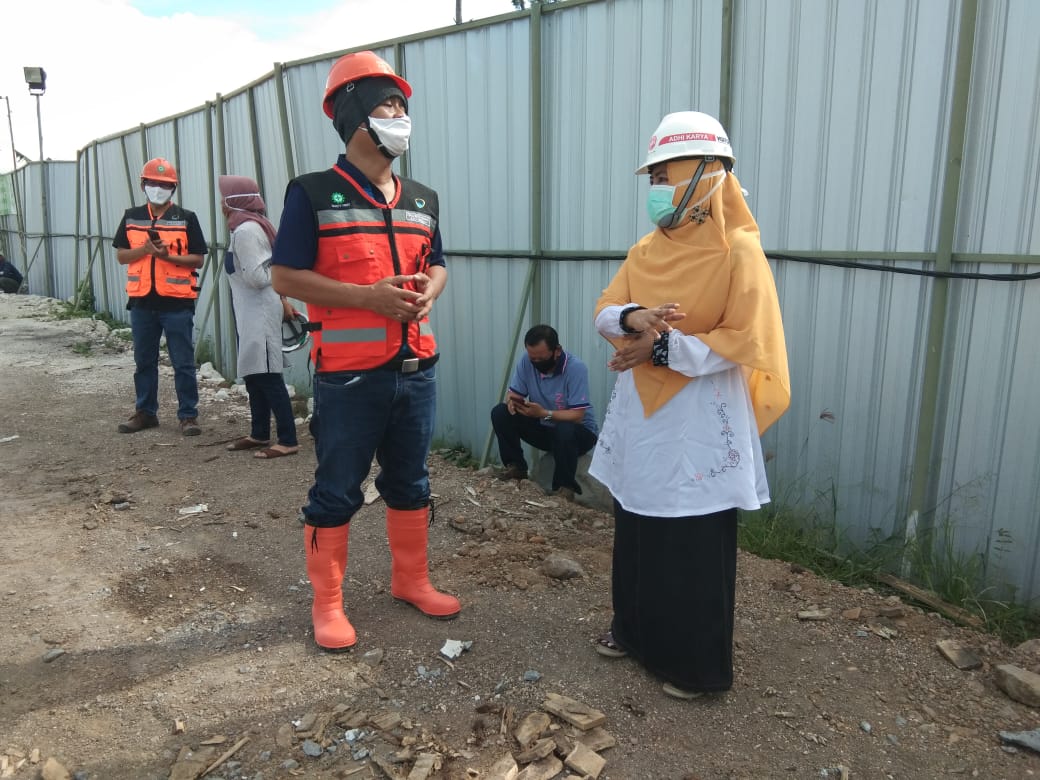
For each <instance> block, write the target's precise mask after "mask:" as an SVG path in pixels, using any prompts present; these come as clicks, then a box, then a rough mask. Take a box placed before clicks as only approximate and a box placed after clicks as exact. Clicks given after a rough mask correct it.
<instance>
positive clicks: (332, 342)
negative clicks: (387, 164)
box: [295, 170, 437, 372]
mask: <svg viewBox="0 0 1040 780" xmlns="http://www.w3.org/2000/svg"><path fill="white" fill-rule="evenodd" d="M295 181H296V183H297V184H299V185H300V186H301V187H302V189H303V190H304V192H305V193H306V194H307V198H308V200H309V202H310V204H311V208H312V209H313V213H314V219H315V223H316V224H317V239H318V246H317V254H316V256H315V262H314V265H313V267H312V270H313V271H314V272H315V273H318V274H321V275H322V276H325V277H328V278H330V279H334V280H336V281H339V282H344V283H347V284H356V285H365V286H367V285H372V284H375V283H376V282H378V281H379V280H380V279H385V278H387V277H390V276H394V275H397V274H403V275H411V274H415V273H420V272H425V271H426V270H427V268H428V262H429V257H430V254H431V252H432V243H433V237H434V233H435V231H436V230H437V194H436V193H435V192H433V191H432V190H430V189H428V188H426V187H423V186H422V185H420V184H417V183H415V182H411V181H409V180H407V179H398V178H397V177H395V182H396V183H397V190H398V192H397V196H396V198H395V200H394V201H393V203H392V204H391V206H390V208H387V206H385V205H382V204H379V203H376V202H375V201H374V200H373V199H372V198H371V197H369V196H368V195H367V194H365V193H364V192H363V191H362V190H361V188H360V187H359V185H358V184H357V182H355V181H354V180H353V179H351V178H350V177H349V176H346V175H345V174H343V173H342V172H341V171H338V170H330V171H322V172H319V173H313V174H305V175H304V176H301V177H299V178H298V179H296V180H295ZM404 287H405V289H409V290H412V289H414V285H413V284H412V283H407V284H405V285H404ZM307 316H308V318H309V319H310V321H311V323H314V324H317V323H321V330H319V331H316V332H315V333H314V334H313V337H314V344H313V347H312V351H311V358H312V360H313V362H314V364H315V366H316V368H317V370H318V371H319V372H335V371H366V370H369V369H373V368H378V367H379V366H382V365H384V364H386V363H388V362H390V361H391V360H394V359H396V358H398V357H399V356H400V355H401V354H402V350H403V348H404V347H405V345H406V344H407V348H408V350H410V352H411V354H413V355H414V356H415V357H417V358H420V359H422V358H429V357H432V356H433V355H435V354H436V352H437V344H436V341H435V339H434V337H433V328H432V327H431V326H430V324H429V322H428V321H427V320H425V319H424V320H423V322H421V323H418V322H396V321H394V320H391V319H389V318H387V317H384V316H382V315H381V314H377V313H375V312H373V311H370V310H368V309H348V308H332V307H326V306H314V305H308V306H307ZM405 354H407V353H405Z"/></svg>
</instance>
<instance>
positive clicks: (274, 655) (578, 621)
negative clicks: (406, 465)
mask: <svg viewBox="0 0 1040 780" xmlns="http://www.w3.org/2000/svg"><path fill="white" fill-rule="evenodd" d="M50 307H51V302H50V301H48V300H47V299H43V298H36V297H33V296H2V295H0V410H2V411H0V777H4V778H6V777H15V778H36V777H41V776H43V777H47V778H52V777H63V776H64V777H67V776H74V777H76V778H79V780H84V779H89V780H121V779H123V778H126V779H127V780H148V779H150V778H167V777H174V778H194V777H198V776H199V775H200V773H202V772H204V771H205V770H206V769H208V768H209V767H210V766H211V765H214V766H213V769H212V771H211V772H210V773H209V774H208V775H207V777H210V778H223V779H224V780H261V778H262V780H274V779H275V778H289V777H305V778H368V777H386V776H392V777H397V778H411V780H422V778H452V779H454V778H486V777H490V776H492V775H491V774H490V770H491V767H492V766H493V765H494V764H495V763H496V762H498V761H499V760H500V759H503V758H504V757H506V756H507V755H509V754H512V755H513V756H515V757H518V758H520V759H527V760H530V759H531V758H532V755H533V754H532V753H531V752H530V751H528V753H527V754H526V755H525V754H524V752H523V750H522V747H521V745H519V744H518V743H517V741H516V739H515V737H514V734H515V733H516V731H517V729H518V728H519V727H520V726H521V724H525V723H526V724H527V726H530V725H531V724H532V723H533V722H534V721H533V719H531V718H528V719H527V720H526V721H525V717H526V716H529V715H530V714H531V713H538V712H542V713H545V715H544V717H543V716H535V717H538V718H542V720H543V722H542V724H540V725H539V726H538V727H537V728H535V729H534V731H535V734H534V736H539V732H540V733H542V734H544V736H546V737H551V738H552V739H553V742H554V743H555V744H554V745H546V744H545V743H541V745H542V748H543V749H542V751H541V752H544V753H546V755H545V757H543V758H541V759H539V760H537V761H533V762H531V763H525V762H523V761H522V762H521V764H520V768H521V769H523V772H524V773H522V774H521V775H520V777H521V778H524V780H529V778H535V777H540V778H545V780H548V778H552V777H559V778H563V777H567V776H571V777H580V776H581V775H580V771H581V769H580V768H574V767H575V764H576V763H577V759H574V760H572V762H571V768H563V767H562V766H561V767H560V771H555V770H556V768H557V766H558V765H560V764H561V760H562V759H561V758H559V757H558V756H562V757H563V758H567V757H572V756H574V755H575V754H576V753H575V751H577V748H575V747H574V744H575V743H576V742H578V741H582V742H584V743H586V744H588V745H589V746H590V747H589V750H588V751H586V753H585V759H586V760H592V761H593V763H595V762H596V760H595V759H589V756H588V753H589V752H592V753H594V754H595V755H598V756H599V757H600V758H601V759H603V760H604V761H605V763H603V766H602V769H601V770H600V771H599V777H601V778H610V779H611V780H617V779H618V778H633V779H636V778H638V779H640V780H642V779H644V778H655V779H656V778H662V779H663V778H668V779H670V780H678V779H679V778H700V779H702V780H708V779H710V778H755V779H756V780H757V779H758V778H821V777H831V778H840V777H849V778H909V779H914V780H916V779H918V778H945V777H983V778H1008V779H1009V780H1012V779H1014V780H1017V779H1018V778H1025V777H1030V776H1037V775H1038V774H1040V757H1038V756H1037V755H1036V754H1035V753H1033V752H1031V751H1029V750H1026V749H1024V748H1019V749H1015V748H1011V747H1009V746H1008V745H1005V744H1003V743H1002V741H1001V739H1000V738H999V736H998V733H999V732H1000V731H1023V730H1028V729H1033V728H1035V727H1036V726H1037V725H1038V722H1037V721H1038V714H1037V712H1036V710H1034V709H1031V708H1029V707H1027V706H1024V705H1022V704H1019V703H1017V702H1015V701H1012V700H1011V699H1010V698H1008V697H1007V696H1006V695H1005V694H1004V693H1003V692H1001V691H1000V690H999V689H998V688H997V687H996V686H995V684H994V682H993V673H992V669H993V666H995V665H997V664H1002V663H1016V664H1018V665H1020V666H1022V667H1023V668H1027V669H1031V670H1033V671H1036V670H1037V667H1038V665H1040V657H1037V656H1034V655H1030V653H1029V651H1028V649H1027V648H1018V649H1014V648H1009V647H1007V646H1005V645H1003V644H1002V643H1001V642H1000V641H999V640H997V639H995V638H993V637H990V636H987V635H982V634H977V633H974V632H971V631H968V630H966V629H962V628H959V627H957V626H955V625H953V624H951V623H950V622H948V621H947V620H945V619H943V618H941V617H939V616H937V615H934V614H929V613H926V612H924V611H922V610H919V609H917V608H914V607H912V606H904V608H903V609H902V610H901V611H900V610H899V609H895V607H898V606H899V605H898V604H897V603H894V602H893V599H892V597H888V596H885V595H883V594H878V593H873V592H869V591H858V590H853V589H849V588H846V587H843V586H840V585H837V584H834V583H831V582H827V581H824V580H821V579H818V578H817V577H815V576H813V575H811V574H808V573H805V572H800V571H793V570H792V568H791V567H790V566H788V565H786V564H784V563H781V562H777V561H767V560H761V559H757V558H755V557H753V556H750V555H746V554H743V553H742V554H741V557H740V564H739V581H738V605H737V610H738V619H737V635H738V649H737V675H736V684H735V686H734V688H733V690H732V691H731V692H729V693H728V694H727V695H725V696H721V697H717V698H711V699H706V700H698V701H693V702H679V701H674V700H671V699H668V698H666V697H665V696H664V695H662V693H661V690H660V686H659V684H658V682H657V681H656V680H654V679H653V678H652V677H651V676H649V675H647V674H646V673H645V672H643V671H642V670H641V669H640V668H639V667H638V666H636V665H635V664H633V663H631V662H628V661H626V660H616V661H610V660H607V659H603V658H601V657H599V656H598V655H596V654H595V653H594V652H593V648H592V641H593V639H594V638H595V637H596V636H597V635H598V634H599V633H600V632H601V631H602V630H603V629H604V627H605V626H606V625H607V624H608V621H609V615H610V608H609V607H610V599H609V573H610V550H611V518H610V517H609V516H608V515H605V514H603V513H601V512H599V511H596V510H594V509H589V508H585V507H581V506H576V505H573V504H569V503H563V502H559V501H555V500H551V499H548V498H546V497H545V496H543V495H542V494H541V491H540V490H539V489H538V488H537V487H536V486H535V485H533V484H531V483H521V485H520V486H519V487H518V486H517V485H516V483H513V484H503V483H499V482H496V481H494V480H493V479H491V478H490V477H489V475H487V474H482V473H478V472H475V471H473V470H469V469H464V468H459V467H457V466H455V465H453V463H452V462H450V461H449V460H448V459H447V458H445V457H444V456H443V453H442V454H441V455H434V456H433V457H432V458H431V469H432V481H433V490H434V492H435V494H436V495H437V496H438V505H437V506H438V511H437V515H438V521H437V523H436V524H435V525H434V527H433V529H432V531H431V558H432V563H433V578H434V580H435V581H436V582H437V584H438V585H440V586H441V587H443V588H445V589H447V590H450V591H452V592H454V593H456V594H458V595H459V597H460V598H461V599H462V602H463V605H464V611H463V613H462V615H461V617H460V618H459V619H458V620H456V621H453V622H448V623H445V622H438V621H432V620H428V619H425V618H423V617H422V616H421V615H420V614H419V613H418V612H416V611H415V610H412V609H410V608H408V607H406V606H403V605H401V604H399V603H397V602H395V601H393V600H392V599H391V597H390V595H389V592H388V582H389V553H388V550H387V546H386V540H385V538H386V537H385V530H384V526H383V507H382V505H381V504H380V502H379V501H378V500H376V501H374V502H373V503H372V504H371V505H369V506H366V507H365V508H364V509H363V510H362V511H361V512H360V514H359V515H358V516H357V518H355V520H354V523H353V529H354V530H353V534H352V539H351V550H350V564H349V570H348V582H347V584H346V588H345V591H346V599H347V605H348V612H349V614H350V616H351V618H352V620H353V622H354V624H355V626H356V627H357V629H358V633H359V637H360V641H359V644H358V646H357V647H356V648H355V650H354V651H353V652H351V653H349V654H344V655H337V656H333V655H327V654H324V653H321V652H319V651H318V650H317V649H316V647H315V645H314V644H313V642H312V640H311V637H310V616H309V598H310V592H309V585H308V583H307V581H306V579H305V573H304V567H303V550H302V531H301V528H300V526H299V524H298V522H297V519H296V516H297V512H298V508H299V506H300V504H301V502H302V499H303V497H304V494H305V492H306V490H307V487H308V486H309V483H310V477H311V473H312V470H313V467H314V457H313V448H312V446H311V442H310V440H309V439H308V438H306V437H304V438H303V448H302V452H301V454H300V455H299V456H296V457H290V458H282V459H279V460H275V461H269V462H263V461H257V460H254V459H252V458H251V457H250V454H249V453H229V452H226V451H225V449H224V443H225V442H227V441H228V440H230V439H231V438H233V437H235V436H238V435H241V434H243V433H244V432H245V431H246V419H247V412H246V407H245V403H244V400H243V398H242V397H241V396H240V395H238V394H236V393H234V392H230V393H229V392H226V391H225V392H224V393H220V392H219V391H220V390H221V388H220V387H219V385H217V384H216V383H214V382H203V383H202V386H203V390H202V398H203V401H202V406H201V418H200V422H201V423H202V425H203V433H202V435H201V436H199V437H196V438H184V437H181V436H180V435H178V431H177V428H176V426H175V424H174V420H173V408H174V403H173V394H172V379H171V376H170V373H169V369H168V368H164V369H163V377H162V391H161V403H162V410H161V413H160V417H161V420H162V425H161V426H160V427H159V428H157V429H154V430H149V431H145V432H143V433H140V434H135V435H130V436H128V435H121V434H119V433H117V432H116V425H117V424H118V423H119V422H120V421H121V420H122V419H123V418H125V417H126V416H128V415H129V414H130V412H131V411H132V389H131V388H132V371H133V367H132V359H131V356H130V354H129V353H128V351H127V350H126V344H125V342H124V341H122V340H121V339H119V338H118V337H116V336H113V335H112V334H110V333H109V332H108V328H107V327H106V326H105V325H104V324H103V323H96V322H92V321H90V320H55V319H51V318H49V317H48V314H47V312H48V311H49V309H50ZM445 359H450V356H446V358H445ZM203 505H204V509H203ZM191 510H194V511H191ZM551 556H552V557H551ZM550 557H551V560H550V563H560V562H561V559H565V560H563V561H562V562H563V563H564V564H566V563H567V561H569V562H570V563H571V565H572V567H573V564H577V565H578V566H579V567H580V570H577V571H576V573H577V576H573V577H567V576H565V575H566V573H567V572H566V570H565V569H566V567H564V571H557V570H556V569H554V568H553V567H551V566H550V567H547V566H546V559H549V558H550ZM547 571H548V572H550V573H547ZM812 609H817V610H820V616H821V617H822V619H818V620H804V619H799V617H798V613H799V612H806V611H809V610H812ZM857 609H858V610H859V612H858V614H856V612H855V610H857ZM850 610H852V611H850ZM843 612H844V613H845V615H844V616H843V614H842V613H843ZM900 612H901V614H900ZM886 615H887V616H886ZM450 639H454V640H460V641H462V642H465V643H472V644H471V645H467V646H468V650H466V651H464V652H462V653H461V654H460V655H458V656H457V657H455V658H453V659H447V658H445V657H444V655H443V654H442V653H441V652H440V651H441V649H442V648H443V647H444V645H445V642H446V641H447V640H450ZM943 639H956V640H959V641H960V642H961V643H962V644H963V645H964V646H965V647H967V648H969V649H971V650H973V651H974V652H975V653H977V654H978V655H979V656H980V658H981V659H982V660H983V665H982V666H981V668H978V669H975V670H971V671H960V670H958V669H957V668H955V667H954V666H953V665H952V664H950V663H949V662H948V661H947V660H945V659H944V658H943V657H942V656H941V655H940V654H939V653H938V652H937V651H936V642H937V641H939V640H943ZM553 694H558V695H560V696H565V697H569V698H570V699H573V700H575V701H577V702H579V703H580V704H581V705H583V706H584V707H585V708H587V709H586V716H588V717H586V719H585V721H584V722H582V718H581V717H577V718H572V719H574V720H577V721H579V724H580V725H585V726H588V725H589V724H590V723H591V722H592V720H590V718H595V717H596V716H597V715H602V720H603V723H602V725H601V726H600V727H599V729H598V730H597V729H582V728H578V727H577V726H575V725H572V724H569V723H567V722H565V720H564V719H563V717H561V716H560V715H559V714H558V713H555V712H554V711H553V707H552V706H550V705H551V701H552V700H553ZM547 702H549V704H548V705H547ZM579 709H580V708H579ZM590 710H591V711H595V712H592V714H591V715H589V712H588V711H590ZM572 714H573V713H572ZM546 724H548V725H547V727H546V728H542V726H546ZM525 728H526V726H525ZM554 748H555V749H554ZM224 756H227V758H226V759H225V760H223V761H221V759H222V757H224ZM554 762H555V763H554ZM525 766H526V768H524V767H525ZM585 766H586V769H591V768H592V767H591V766H589V765H585ZM550 772H551V774H550ZM589 774H590V775H591V774H592V772H591V771H590V772H589ZM503 776H505V775H503Z"/></svg>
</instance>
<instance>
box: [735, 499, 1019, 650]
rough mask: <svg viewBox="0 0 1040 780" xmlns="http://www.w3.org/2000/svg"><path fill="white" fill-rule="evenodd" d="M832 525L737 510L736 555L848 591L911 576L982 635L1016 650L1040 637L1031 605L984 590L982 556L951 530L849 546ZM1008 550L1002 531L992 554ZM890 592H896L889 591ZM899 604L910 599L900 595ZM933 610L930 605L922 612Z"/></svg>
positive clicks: (808, 516)
mask: <svg viewBox="0 0 1040 780" xmlns="http://www.w3.org/2000/svg"><path fill="white" fill-rule="evenodd" d="M836 528H837V526H836V523H835V522H834V521H833V520H832V519H825V518H822V517H820V516H819V515H818V514H816V513H812V512H810V513H805V512H802V513H799V512H796V511H792V510H789V509H785V508H784V507H777V506H776V505H770V506H769V507H767V508H764V509H760V510H759V511H757V512H742V513H741V515H740V522H739V525H738V531H737V542H738V544H739V546H740V547H741V549H743V550H745V551H747V552H749V553H752V554H754V555H757V556H759V557H760V558H769V559H774V560H782V561H786V562H788V563H792V564H797V565H799V566H801V567H803V568H805V569H808V570H809V571H812V572H813V573H815V574H818V575H820V576H822V577H827V578H828V579H832V580H837V581H838V582H842V583H844V584H846V585H850V586H852V587H865V586H867V585H869V586H871V587H874V588H876V589H877V590H879V591H889V589H888V588H887V586H885V585H883V584H880V583H879V582H878V581H877V579H876V575H877V574H878V573H881V572H892V571H895V572H900V571H901V570H903V569H905V570H909V571H910V572H911V576H912V578H913V582H914V584H916V585H918V586H920V587H922V588H925V589H927V590H930V591H932V592H933V593H935V594H936V595H937V596H938V597H939V598H940V599H942V600H943V601H945V602H946V603H948V604H950V605H952V606H955V607H959V608H960V609H963V610H966V611H967V612H970V613H972V614H974V615H977V616H979V617H980V618H981V619H982V620H983V621H984V624H985V627H986V630H987V631H989V632H991V633H993V634H996V635H997V636H999V637H1001V638H1002V639H1003V640H1004V641H1006V642H1008V643H1011V644H1017V643H1019V642H1022V641H1024V640H1025V639H1028V638H1029V637H1033V636H1038V635H1040V613H1038V612H1037V611H1036V609H1035V605H1029V604H1021V603H1016V602H1015V600H1014V598H1013V594H1009V595H1007V596H1006V597H1002V596H1001V594H999V593H998V591H997V589H996V588H995V587H994V586H992V585H991V584H989V582H990V581H991V580H992V579H993V577H992V575H990V576H987V571H986V567H985V557H984V556H983V555H982V554H981V553H979V552H974V553H970V554H969V553H964V552H958V551H957V549H956V547H955V546H954V529H951V528H950V527H949V526H944V527H942V528H938V529H932V530H931V531H930V532H929V533H927V534H923V535H919V536H918V537H917V538H916V539H914V540H912V541H908V542H900V541H898V540H894V539H891V538H889V539H878V540H873V541H871V542H870V543H868V544H865V545H854V544H852V543H851V542H850V541H849V540H847V539H843V538H841V537H840V534H839V533H838V531H837V530H836ZM1010 544H1011V540H1010V536H1009V535H1008V534H1007V532H1006V531H1002V532H1000V533H999V534H998V542H997V543H996V547H997V549H996V552H995V553H994V554H992V555H991V557H992V558H996V559H999V557H1000V553H1001V545H1004V546H1005V547H1006V546H1008V545H1010ZM891 592H893V593H895V592H896V591H891ZM899 595H900V596H901V597H903V598H909V597H908V596H906V594H904V593H899ZM925 608H926V609H931V607H927V606H926V607H925Z"/></svg>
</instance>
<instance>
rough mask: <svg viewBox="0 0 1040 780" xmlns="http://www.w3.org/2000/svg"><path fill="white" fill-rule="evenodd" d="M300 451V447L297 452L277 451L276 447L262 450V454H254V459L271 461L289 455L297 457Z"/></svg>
mask: <svg viewBox="0 0 1040 780" xmlns="http://www.w3.org/2000/svg"><path fill="white" fill-rule="evenodd" d="M299 451H300V448H299V447H297V448H296V449H295V450H289V451H286V450H276V449H275V448H274V447H267V448H266V449H263V450H260V452H257V453H256V454H254V455H253V457H254V458H257V459H259V460H271V459H272V458H284V457H287V456H289V455H295V454H296V453H297V452H299Z"/></svg>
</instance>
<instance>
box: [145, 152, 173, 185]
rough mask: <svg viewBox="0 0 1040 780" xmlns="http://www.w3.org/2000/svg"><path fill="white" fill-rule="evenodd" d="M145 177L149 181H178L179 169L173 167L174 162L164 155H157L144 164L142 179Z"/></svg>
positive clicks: (171, 182)
mask: <svg viewBox="0 0 1040 780" xmlns="http://www.w3.org/2000/svg"><path fill="white" fill-rule="evenodd" d="M145 179H148V180H149V181H164V182H167V183H169V184H176V183H177V169H176V168H174V167H173V163H171V162H170V161H169V160H164V159H163V158H162V157H156V158H154V159H151V160H149V161H148V162H146V163H145V164H144V167H143V168H142V169H141V181H142V182H143V181H144V180H145Z"/></svg>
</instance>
